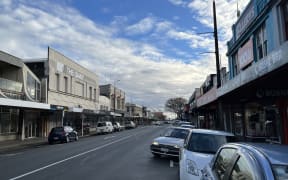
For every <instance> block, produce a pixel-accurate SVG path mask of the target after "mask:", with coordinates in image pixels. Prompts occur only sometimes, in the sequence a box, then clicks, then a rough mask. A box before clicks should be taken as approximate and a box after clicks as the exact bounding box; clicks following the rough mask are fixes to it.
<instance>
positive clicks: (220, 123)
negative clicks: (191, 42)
mask: <svg viewBox="0 0 288 180" xmlns="http://www.w3.org/2000/svg"><path fill="white" fill-rule="evenodd" d="M213 21H214V40H215V55H216V71H217V73H216V75H217V89H218V88H220V87H221V76H220V61H219V47H218V31H217V17H216V5H215V0H213ZM217 101H218V104H217V112H218V115H217V120H216V122H217V123H216V124H215V127H216V129H220V130H224V122H223V120H222V119H221V117H222V114H223V106H222V101H221V99H218V100H217Z"/></svg>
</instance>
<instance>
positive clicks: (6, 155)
mask: <svg viewBox="0 0 288 180" xmlns="http://www.w3.org/2000/svg"><path fill="white" fill-rule="evenodd" d="M19 154H22V153H11V154H1V155H0V157H11V156H17V155H19Z"/></svg>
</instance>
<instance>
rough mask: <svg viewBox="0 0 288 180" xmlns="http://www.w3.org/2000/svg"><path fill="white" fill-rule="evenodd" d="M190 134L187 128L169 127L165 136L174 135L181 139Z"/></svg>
mask: <svg viewBox="0 0 288 180" xmlns="http://www.w3.org/2000/svg"><path fill="white" fill-rule="evenodd" d="M188 134H189V130H186V129H172V128H171V129H168V130H167V131H166V132H165V134H164V136H165V137H173V138H179V139H186V137H187V136H188Z"/></svg>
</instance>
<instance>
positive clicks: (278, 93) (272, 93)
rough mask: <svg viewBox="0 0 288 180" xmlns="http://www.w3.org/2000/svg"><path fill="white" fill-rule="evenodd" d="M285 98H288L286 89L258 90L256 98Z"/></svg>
mask: <svg viewBox="0 0 288 180" xmlns="http://www.w3.org/2000/svg"><path fill="white" fill-rule="evenodd" d="M284 96H285V97H286V96H288V89H258V90H257V91H256V97H258V98H263V97H284Z"/></svg>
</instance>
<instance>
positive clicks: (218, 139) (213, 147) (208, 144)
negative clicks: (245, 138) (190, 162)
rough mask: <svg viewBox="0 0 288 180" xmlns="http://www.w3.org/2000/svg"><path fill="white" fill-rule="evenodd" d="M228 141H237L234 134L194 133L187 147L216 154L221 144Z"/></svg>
mask: <svg viewBox="0 0 288 180" xmlns="http://www.w3.org/2000/svg"><path fill="white" fill-rule="evenodd" d="M228 142H235V138H234V137H233V136H221V135H214V134H201V133H192V135H191V137H190V139H189V142H188V147H187V149H188V150H189V151H193V152H199V153H207V154H215V153H216V152H217V150H218V148H219V147H220V146H222V145H223V144H225V143H228Z"/></svg>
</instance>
